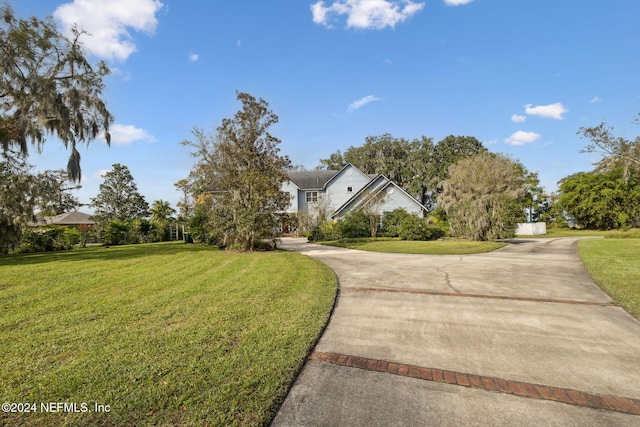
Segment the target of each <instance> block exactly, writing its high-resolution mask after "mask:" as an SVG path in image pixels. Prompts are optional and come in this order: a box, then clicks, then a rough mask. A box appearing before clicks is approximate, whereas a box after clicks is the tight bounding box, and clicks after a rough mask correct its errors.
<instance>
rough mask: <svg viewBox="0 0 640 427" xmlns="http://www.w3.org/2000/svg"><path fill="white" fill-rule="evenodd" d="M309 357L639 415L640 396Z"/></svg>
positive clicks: (343, 358) (364, 359)
mask: <svg viewBox="0 0 640 427" xmlns="http://www.w3.org/2000/svg"><path fill="white" fill-rule="evenodd" d="M309 360H311V361H313V362H319V363H329V364H332V365H339V366H346V367H352V368H359V369H365V370H368V371H376V372H385V373H388V374H392V375H401V376H405V377H411V378H417V379H421V380H426V381H436V382H441V383H446V384H452V385H458V386H462V387H470V388H477V389H482V390H486V391H493V392H498V393H505V394H513V395H516V396H521V397H527V398H530V399H540V400H551V401H555V402H561V403H566V404H569V405H575V406H582V407H586V408H594V409H602V410H607V411H616V412H624V413H627V414H634V415H640V399H632V398H627V397H620V396H608V395H603V394H594V393H588V392H584V391H579V390H572V389H566V388H560V387H552V386H547V385H541V384H531V383H525V382H521V381H511V380H506V379H502V378H495V377H486V376H482V375H472V374H468V373H463V372H454V371H448V370H445V369H435V368H427V367H423V366H415V365H407V364H404V363H396V362H389V361H386V360H378V359H370V358H367V357H359V356H353V355H348V354H340V353H331V352H329V353H328V352H321V351H315V352H313V353H312V354H311V356H310V357H309Z"/></svg>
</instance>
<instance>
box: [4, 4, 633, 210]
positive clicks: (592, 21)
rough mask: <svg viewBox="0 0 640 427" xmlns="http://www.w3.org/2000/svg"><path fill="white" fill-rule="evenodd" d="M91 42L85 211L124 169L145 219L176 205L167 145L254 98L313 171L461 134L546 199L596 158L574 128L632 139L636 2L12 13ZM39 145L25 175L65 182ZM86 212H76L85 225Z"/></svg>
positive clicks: (19, 7) (59, 152)
mask: <svg viewBox="0 0 640 427" xmlns="http://www.w3.org/2000/svg"><path fill="white" fill-rule="evenodd" d="M12 6H13V8H14V9H15V11H16V13H17V14H18V15H19V16H21V17H25V16H27V15H36V16H38V17H44V16H47V15H53V16H54V17H55V19H56V20H57V21H58V22H59V23H60V25H61V28H66V27H68V26H69V25H71V24H72V23H74V22H76V23H78V25H79V26H80V27H81V28H84V29H86V30H87V31H88V32H89V33H91V34H92V35H93V36H92V37H90V38H89V37H87V39H85V41H84V43H85V47H86V49H87V51H88V52H89V54H90V55H91V56H92V57H93V58H95V59H98V58H99V59H104V60H106V61H107V63H108V64H109V66H110V68H111V69H112V71H113V73H112V75H111V76H109V77H108V78H107V80H106V83H107V90H106V92H105V97H106V101H107V105H108V107H109V109H110V111H111V112H112V114H113V115H114V116H115V124H114V126H113V127H112V134H113V140H112V144H111V147H110V148H107V147H106V144H105V143H104V142H102V141H100V140H96V141H93V142H91V144H89V146H88V147H83V148H82V149H81V150H80V153H81V155H82V169H83V175H84V178H83V182H82V185H83V188H82V189H81V190H78V191H77V195H78V197H79V198H80V199H81V201H82V202H83V203H89V199H90V198H91V197H95V196H96V195H97V194H98V191H99V190H98V187H99V185H100V182H101V178H100V172H101V171H105V170H109V168H110V167H111V165H112V164H114V163H122V164H125V165H127V166H128V167H129V169H130V170H131V172H132V174H133V176H134V178H135V181H136V183H137V185H138V188H139V190H140V192H141V193H142V194H143V195H144V196H145V198H146V199H147V201H148V202H149V203H151V202H153V201H154V200H157V199H164V200H168V201H169V202H171V204H172V205H173V206H175V203H176V202H177V201H178V200H179V197H180V194H179V193H178V191H176V190H175V188H174V186H173V183H175V182H176V181H178V180H179V179H181V178H185V177H186V176H187V175H188V173H189V170H190V169H191V166H192V164H193V159H192V158H191V157H190V156H189V152H188V149H187V148H185V147H183V146H181V145H180V144H179V142H180V141H182V140H184V139H189V138H191V129H192V128H193V126H198V127H201V128H204V129H207V130H210V131H212V132H213V131H215V128H216V127H217V126H218V125H219V124H220V122H221V120H222V119H223V118H225V117H231V116H233V114H234V113H235V112H236V111H237V110H238V109H239V108H240V104H239V102H238V101H237V100H236V95H235V91H236V90H239V91H241V92H248V93H250V94H252V95H253V96H255V97H259V98H263V99H265V100H266V101H267V102H268V103H269V104H270V107H271V108H272V110H273V111H274V113H276V114H277V115H278V116H279V118H280V122H279V123H278V124H277V125H276V126H275V127H274V128H273V129H272V133H273V134H274V135H275V136H277V137H278V138H280V139H281V140H282V144H281V150H282V153H283V154H286V155H288V156H289V157H290V158H291V160H292V162H293V163H294V164H302V165H304V166H306V167H308V168H313V167H314V166H316V165H317V164H318V163H319V159H320V158H325V157H328V156H329V155H330V154H331V153H333V152H335V151H336V150H338V149H340V150H341V151H343V152H344V150H346V149H347V148H348V147H349V146H351V145H355V146H358V145H361V144H363V143H364V139H365V137H367V136H369V135H380V134H383V133H390V134H392V135H393V136H396V137H404V138H409V139H413V138H419V137H420V136H422V135H426V136H429V137H432V138H433V139H434V142H437V141H439V140H440V139H442V138H444V137H445V136H447V135H450V134H453V135H471V136H475V137H476V138H478V139H479V140H481V141H482V142H483V143H484V144H485V146H487V147H488V148H489V149H490V150H491V151H494V152H501V153H505V154H509V155H511V156H512V157H514V158H516V159H519V160H520V161H521V162H522V163H523V164H524V165H525V166H526V167H527V168H528V169H529V170H531V171H537V172H538V173H539V176H540V178H541V181H542V183H543V185H544V186H545V187H546V189H547V190H548V191H554V190H555V189H556V182H557V181H558V180H559V179H561V178H563V177H565V176H567V175H569V174H572V173H575V172H578V171H586V170H590V169H592V166H591V165H592V163H593V162H594V161H596V160H597V159H598V157H597V156H596V155H592V154H580V153H579V151H580V149H581V148H583V147H584V145H585V144H586V141H584V140H582V139H580V137H579V136H578V135H576V132H577V131H578V129H579V128H580V127H581V126H592V125H597V124H599V123H600V122H601V121H603V120H604V121H606V122H607V123H609V124H610V125H612V126H614V127H615V130H616V133H617V134H619V135H622V136H625V137H628V138H635V136H636V135H638V134H640V128H639V127H638V126H636V125H634V124H632V123H631V122H632V120H633V118H634V116H635V115H637V114H638V113H640V79H638V70H639V69H640V53H639V44H640V26H639V25H638V24H637V18H638V16H640V2H637V1H635V0H609V1H602V0H582V1H580V2H577V1H557V0H430V1H424V2H422V1H418V0H412V1H408V0H405V1H400V0H339V1H331V0H325V1H324V2H320V1H317V0H306V1H305V0H276V1H263V0H251V1H248V0H247V1H243V0H237V1H234V2H217V1H212V2H200V1H194V0H190V1H189V0H182V1H175V0H161V1H158V0H75V1H74V2H72V1H62V0H19V1H15V0H14V1H13V2H12ZM67 157H68V152H67V151H65V149H64V147H62V145H61V144H59V143H58V142H57V141H56V140H55V138H52V139H51V140H50V141H49V142H48V143H47V144H45V148H44V151H43V152H42V153H41V154H37V153H36V152H35V149H32V154H31V156H30V162H31V163H32V164H34V165H35V166H36V170H44V169H53V168H61V167H65V166H66V161H67ZM83 210H85V211H90V210H89V209H86V208H84V209H83Z"/></svg>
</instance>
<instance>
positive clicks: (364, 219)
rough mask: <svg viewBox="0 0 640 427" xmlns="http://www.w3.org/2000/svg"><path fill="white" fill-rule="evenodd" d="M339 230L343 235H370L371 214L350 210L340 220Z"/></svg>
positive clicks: (350, 236)
mask: <svg viewBox="0 0 640 427" xmlns="http://www.w3.org/2000/svg"><path fill="white" fill-rule="evenodd" d="M337 230H338V232H339V233H340V235H341V236H342V237H347V238H355V237H370V236H371V224H370V223H369V216H368V215H367V214H365V213H364V212H361V211H355V212H350V213H349V214H348V215H345V216H344V218H342V219H341V220H340V221H339V222H338V226H337Z"/></svg>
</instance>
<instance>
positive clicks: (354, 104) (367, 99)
mask: <svg viewBox="0 0 640 427" xmlns="http://www.w3.org/2000/svg"><path fill="white" fill-rule="evenodd" d="M381 99H382V98H378V97H377V96H373V95H369V96H365V97H364V98H362V99H359V100H357V101H354V102H352V103H351V105H349V108H348V110H347V111H348V112H351V111H354V110H357V109H358V108H360V107H363V106H365V105H367V104H368V103H370V102H374V101H380V100H381Z"/></svg>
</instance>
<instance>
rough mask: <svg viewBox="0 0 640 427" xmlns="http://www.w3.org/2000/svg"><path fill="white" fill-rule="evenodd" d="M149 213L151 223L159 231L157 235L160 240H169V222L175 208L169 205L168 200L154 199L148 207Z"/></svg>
mask: <svg viewBox="0 0 640 427" xmlns="http://www.w3.org/2000/svg"><path fill="white" fill-rule="evenodd" d="M149 213H150V214H151V224H153V226H154V227H155V228H156V229H157V230H158V231H159V233H160V235H159V236H158V237H159V238H160V240H163V241H164V240H169V239H170V236H169V224H170V222H171V219H172V218H171V215H173V214H174V213H176V210H175V209H173V208H172V207H171V205H170V204H169V202H165V201H164V200H162V199H160V200H156V201H154V202H153V204H152V205H151V209H149Z"/></svg>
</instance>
